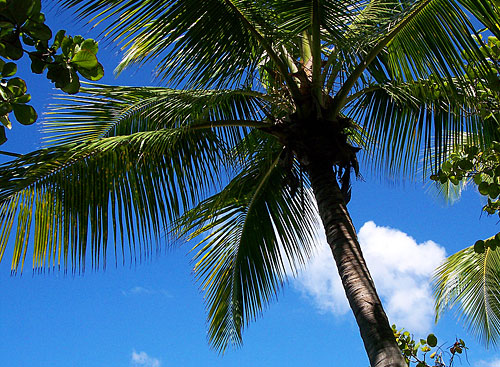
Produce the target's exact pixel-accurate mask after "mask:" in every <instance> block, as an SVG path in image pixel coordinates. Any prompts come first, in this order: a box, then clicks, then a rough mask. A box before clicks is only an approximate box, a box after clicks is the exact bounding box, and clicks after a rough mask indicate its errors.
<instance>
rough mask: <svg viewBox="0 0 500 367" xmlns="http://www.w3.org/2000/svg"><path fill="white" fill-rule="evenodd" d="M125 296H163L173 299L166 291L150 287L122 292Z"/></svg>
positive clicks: (138, 287)
mask: <svg viewBox="0 0 500 367" xmlns="http://www.w3.org/2000/svg"><path fill="white" fill-rule="evenodd" d="M122 294H123V295H124V296H131V295H161V296H165V297H172V295H171V294H170V293H169V292H168V291H167V290H165V289H153V288H148V287H140V286H135V287H132V288H130V289H129V290H126V291H122Z"/></svg>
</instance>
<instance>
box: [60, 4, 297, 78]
mask: <svg viewBox="0 0 500 367" xmlns="http://www.w3.org/2000/svg"><path fill="white" fill-rule="evenodd" d="M60 2H61V3H62V4H63V5H66V6H77V7H78V10H77V12H78V13H79V15H81V16H83V17H89V16H94V20H96V21H97V22H98V23H99V22H104V23H109V24H107V25H106V32H107V34H109V35H110V36H112V37H113V38H114V39H115V40H119V41H121V42H123V43H124V46H123V47H124V48H126V49H127V51H126V55H125V57H124V59H123V61H122V63H121V64H120V66H119V67H118V70H121V69H123V68H124V67H126V66H128V65H130V64H131V63H143V62H146V61H148V60H152V59H158V60H159V61H158V62H157V74H158V75H159V76H160V77H161V78H162V79H165V80H169V81H174V82H182V83H183V84H186V85H189V86H206V85H217V86H218V87H221V86H228V85H231V86H234V85H239V84H240V83H242V82H243V81H244V78H245V75H246V74H247V73H250V74H251V73H252V72H253V71H254V70H255V69H256V67H257V65H258V63H259V62H260V61H261V60H262V57H263V56H264V55H267V56H268V57H270V58H271V59H273V61H274V62H275V63H276V64H277V65H278V70H279V71H280V72H281V73H282V76H283V77H284V78H285V79H289V82H290V83H289V84H291V85H293V84H294V83H293V81H292V79H291V78H289V77H288V69H287V67H286V64H285V62H284V60H283V59H282V58H281V57H280V56H279V54H278V53H276V50H275V49H274V48H273V43H275V41H276V38H277V37H278V35H279V34H278V33H277V30H278V28H277V27H276V16H275V15H274V14H273V12H271V11H266V10H265V9H267V8H268V7H267V6H265V5H271V7H272V2H269V1H249V0H206V1H202V2H200V1H197V0H187V1H178V0H168V1H142V0H141V1H140V0H128V1H125V2H116V1H106V0H61V1H60ZM263 9H264V10H263ZM263 12H264V13H265V14H263ZM95 14H98V15H97V16H95ZM228 30H231V31H230V32H228ZM279 38H281V39H284V38H285V37H278V39H279Z"/></svg>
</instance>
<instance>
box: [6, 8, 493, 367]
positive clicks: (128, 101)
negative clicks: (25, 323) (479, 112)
mask: <svg viewBox="0 0 500 367" xmlns="http://www.w3.org/2000/svg"><path fill="white" fill-rule="evenodd" d="M60 2H61V3H62V4H63V5H66V6H76V7H78V12H79V14H80V15H81V16H95V19H96V21H97V22H98V23H99V22H102V23H103V24H106V27H107V28H106V29H107V34H108V35H110V36H112V37H114V38H115V39H116V40H117V41H120V42H122V44H123V46H124V48H126V53H125V56H124V58H123V60H122V62H121V64H120V65H119V66H118V71H120V70H122V69H123V68H125V67H127V66H129V65H132V64H141V63H144V62H146V61H149V60H155V62H156V63H157V68H156V73H157V75H158V76H159V78H160V79H162V80H163V81H164V82H165V83H167V85H168V86H169V87H171V88H159V87H134V88H132V87H110V86H103V85H92V86H91V87H89V88H87V89H85V90H84V92H85V94H84V95H82V96H79V97H76V98H74V97H72V98H63V99H65V101H64V102H62V103H60V104H58V105H55V106H53V108H52V112H51V114H50V115H49V117H48V119H47V120H48V121H47V122H46V123H45V125H44V130H45V132H46V133H47V134H48V135H47V136H48V137H47V146H46V148H44V149H42V150H40V151H36V152H33V153H30V154H26V155H25V156H23V157H21V158H19V159H16V160H14V161H12V162H9V163H7V164H4V165H3V166H1V167H0V171H1V172H0V173H1V179H0V205H1V206H0V228H1V235H0V251H1V252H2V253H3V251H4V249H5V247H6V244H7V240H8V238H9V234H10V231H11V228H12V227H13V222H14V218H15V217H16V215H17V218H18V219H17V220H18V222H17V223H18V224H17V232H16V240H15V245H14V257H13V262H12V270H13V271H14V272H16V271H18V270H20V269H22V264H23V263H24V258H25V255H26V252H27V247H28V236H29V234H30V232H31V231H32V230H31V227H30V226H31V224H32V222H34V226H35V228H34V231H33V235H34V240H33V241H34V245H33V267H34V268H35V269H38V268H42V267H45V266H59V265H61V264H62V265H63V266H64V267H65V268H66V267H67V266H68V265H71V267H72V269H73V270H75V271H76V270H78V269H84V267H85V257H86V255H87V246H90V247H91V249H90V256H91V258H92V264H93V266H95V267H100V266H105V264H106V253H107V244H108V240H109V237H110V236H112V237H113V243H114V244H115V248H114V251H115V254H116V253H117V252H119V250H118V249H117V245H120V244H121V246H122V249H121V252H122V253H123V254H125V253H126V251H125V250H124V248H123V247H124V244H126V243H128V244H129V245H128V246H129V251H128V253H130V256H131V257H134V256H143V255H145V256H147V254H149V253H151V251H154V246H153V245H151V243H152V241H151V237H156V238H157V237H159V236H160V234H161V233H162V232H164V231H165V229H166V228H171V229H172V231H173V232H172V233H175V234H176V235H178V236H187V237H188V238H195V237H198V236H202V237H201V238H202V239H201V241H200V242H199V244H198V245H196V246H195V249H196V251H197V252H196V255H195V258H196V265H195V271H196V276H197V277H198V278H199V280H200V281H201V284H202V287H203V289H204V290H205V291H206V300H207V309H208V317H209V324H210V325H209V328H210V331H209V337H210V340H211V341H212V343H213V345H214V346H215V347H216V348H218V349H221V350H223V349H224V348H225V347H226V346H227V345H228V344H229V343H234V344H239V343H240V342H241V331H242V328H243V327H244V326H245V325H246V324H247V323H248V322H249V321H250V320H252V319H254V318H255V317H256V316H257V315H259V314H260V312H261V311H262V309H263V308H264V307H265V305H266V304H267V303H268V302H269V301H270V300H271V299H273V298H274V297H275V295H276V293H277V291H278V290H279V288H280V287H281V285H282V284H283V282H284V280H285V273H286V267H287V265H285V263H284V260H283V259H285V258H286V259H288V262H289V263H290V264H291V267H292V270H295V269H296V268H297V266H300V265H301V264H303V263H304V261H305V259H306V258H307V257H308V255H309V253H310V251H311V248H312V246H313V239H314V231H315V213H316V212H317V209H316V204H317V207H318V209H319V213H320V216H321V219H322V221H323V225H324V227H325V231H326V233H327V239H328V242H329V244H330V246H331V248H332V253H333V255H334V258H335V261H336V263H337V266H338V268H339V272H340V275H341V278H342V280H343V283H344V287H345V289H346V294H347V296H348V299H349V302H350V305H351V307H352V308H353V311H354V313H355V315H356V319H357V322H358V324H359V326H360V332H361V335H362V337H363V340H364V343H365V347H366V349H367V353H368V355H369V358H370V362H371V364H372V366H373V367H375V366H403V364H404V361H403V360H402V358H401V356H400V354H399V349H398V348H397V344H396V343H395V341H394V337H393V335H392V330H391V328H390V327H389V326H388V322H387V318H386V316H385V313H384V312H383V309H382V306H381V304H380V300H379V299H378V296H377V294H376V291H375V288H374V286H373V282H372V280H371V278H370V276H369V273H368V271H367V269H366V265H365V263H364V260H363V258H362V255H361V252H360V250H359V244H358V243H357V238H356V233H355V230H354V227H353V226H352V223H351V220H350V218H349V214H348V212H347V209H346V203H347V202H348V201H349V198H350V187H349V180H350V175H351V172H352V171H354V172H355V173H357V172H358V161H357V153H358V151H359V149H360V148H365V150H366V152H368V153H369V154H368V153H367V154H366V155H365V156H366V157H368V158H369V159H370V160H371V161H372V164H374V165H375V166H377V167H382V168H385V169H387V172H390V173H391V174H393V173H395V172H396V171H397V170H398V169H400V168H401V169H402V170H403V172H407V171H411V170H412V169H413V168H415V167H416V166H417V164H418V159H419V158H421V157H422V154H421V152H422V150H423V151H424V154H423V158H424V165H432V164H435V163H438V162H440V160H441V157H443V156H444V154H445V152H446V149H447V147H448V146H452V145H455V144H458V143H460V142H461V139H463V137H464V136H466V137H467V138H468V139H470V141H472V142H475V141H477V142H482V141H483V140H485V139H488V136H489V134H490V133H491V131H492V130H493V129H492V128H489V127H488V126H486V125H484V124H483V123H482V122H481V120H480V119H479V117H477V116H476V115H475V114H474V112H475V107H474V106H475V102H476V99H477V90H478V89H480V88H481V86H483V85H484V84H485V83H487V78H486V76H487V75H491V74H492V73H495V71H494V69H493V68H492V64H491V61H490V60H488V59H487V58H486V57H485V55H483V54H482V53H481V51H480V50H479V47H478V45H477V43H476V41H475V39H474V37H472V36H471V34H474V28H473V26H472V24H471V21H470V20H469V15H470V14H473V15H474V16H475V17H476V18H477V19H478V20H479V21H480V22H482V23H483V24H484V25H486V26H488V27H490V29H491V30H492V31H493V32H497V33H499V34H500V32H499V30H498V28H497V24H499V23H498V22H497V19H498V10H497V9H496V7H494V5H493V4H492V3H490V2H488V1H480V0H462V1H457V2H455V1H449V0H419V1H415V0H409V1H392V0H372V1H332V0H287V1H283V0H252V1H250V0H204V1H194V0H183V1H178V0H163V1H160V0H148V1H139V0H127V1H122V2H116V1H111V0H61V1H60ZM463 50H465V51H463ZM462 51H463V52H462ZM179 86H182V88H181V89H172V87H179ZM463 132H467V133H470V134H467V135H464V134H463ZM226 177H227V179H226ZM309 187H311V188H312V194H311V190H308V188H309ZM214 190H217V191H214ZM214 192H216V193H215V194H214ZM110 231H111V234H109V232H110ZM125 235H126V237H127V238H124V236H125ZM124 257H125V255H124Z"/></svg>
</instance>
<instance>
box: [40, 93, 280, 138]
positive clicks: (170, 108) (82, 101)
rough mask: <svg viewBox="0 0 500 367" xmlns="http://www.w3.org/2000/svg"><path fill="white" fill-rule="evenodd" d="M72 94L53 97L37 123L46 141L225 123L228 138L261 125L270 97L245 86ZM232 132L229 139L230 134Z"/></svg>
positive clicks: (237, 136) (221, 125)
mask: <svg viewBox="0 0 500 367" xmlns="http://www.w3.org/2000/svg"><path fill="white" fill-rule="evenodd" d="M81 92H82V94H80V95H78V96H71V97H68V96H59V99H60V100H61V101H62V102H60V103H58V104H53V105H51V110H50V112H49V113H48V114H47V116H46V118H45V120H44V123H43V133H44V134H45V135H46V137H45V140H46V143H47V144H50V145H58V144H66V143H76V142H86V141H89V140H92V139H99V138H103V137H110V136H120V135H127V134H133V133H136V132H141V131H151V130H158V129H164V128H178V127H187V126H189V127H191V128H193V127H194V126H197V127H198V128H203V127H205V128H206V127H207V126H219V127H224V126H225V127H226V129H225V130H224V129H220V131H221V132H225V133H226V135H227V136H226V137H227V138H228V143H229V142H231V141H233V140H236V141H239V140H240V139H241V129H245V125H247V126H248V127H249V126H252V127H259V126H266V123H265V122H262V121H263V120H264V119H265V114H264V112H263V111H264V110H265V109H268V106H269V103H270V102H269V101H272V97H269V96H265V95H262V94H261V93H259V92H253V91H248V90H177V89H169V88H157V87H118V86H105V85H91V88H82V90H81ZM231 135H233V137H232V138H231V137H230V136H231Z"/></svg>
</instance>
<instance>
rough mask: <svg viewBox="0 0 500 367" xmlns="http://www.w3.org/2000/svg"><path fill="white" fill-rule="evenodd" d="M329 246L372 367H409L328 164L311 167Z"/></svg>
mask: <svg viewBox="0 0 500 367" xmlns="http://www.w3.org/2000/svg"><path fill="white" fill-rule="evenodd" d="M307 171H308V173H309V177H310V180H311V184H312V188H313V191H314V195H315V197H316V201H317V203H318V208H319V214H320V216H321V220H322V221H323V225H324V228H325V232H326V238H327V241H328V244H329V245H330V248H331V250H332V253H333V257H334V258H335V262H336V264H337V269H338V271H339V274H340V278H341V279H342V284H343V286H344V290H345V293H346V295H347V299H348V300H349V305H350V306H351V309H352V311H353V313H354V316H355V317H356V322H357V323H358V326H359V330H360V333H361V337H362V339H363V343H364V345H365V349H366V352H367V354H368V358H369V360H370V365H371V366H372V367H389V366H390V367H407V365H406V363H405V361H404V359H403V357H402V355H401V352H400V350H399V348H398V345H397V343H396V340H395V338H394V334H393V332H392V329H391V327H390V325H389V321H388V319H387V316H386V314H385V312H384V310H383V308H382V303H381V302H380V298H379V297H378V295H377V292H376V290H375V285H374V283H373V280H372V278H371V276H370V273H369V272H368V268H367V266H366V263H365V260H364V258H363V255H362V253H361V248H360V246H359V242H358V239H357V236H356V231H355V229H354V226H353V224H352V221H351V218H350V216H349V213H348V211H347V208H346V205H345V204H344V200H343V197H342V194H341V191H340V188H339V185H338V183H337V180H336V178H335V174H334V172H333V169H332V167H331V166H330V165H328V164H317V165H308V167H307Z"/></svg>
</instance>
